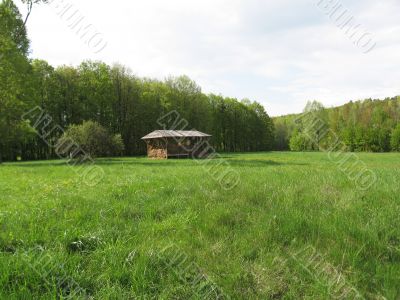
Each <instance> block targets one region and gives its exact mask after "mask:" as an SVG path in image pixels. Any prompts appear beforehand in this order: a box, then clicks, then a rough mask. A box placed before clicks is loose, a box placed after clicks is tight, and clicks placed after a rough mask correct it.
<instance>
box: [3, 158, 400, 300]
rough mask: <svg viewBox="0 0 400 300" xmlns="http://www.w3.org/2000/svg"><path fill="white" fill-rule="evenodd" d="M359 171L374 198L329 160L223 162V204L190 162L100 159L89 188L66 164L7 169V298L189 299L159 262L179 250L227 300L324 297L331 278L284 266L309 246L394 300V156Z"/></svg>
mask: <svg viewBox="0 0 400 300" xmlns="http://www.w3.org/2000/svg"><path fill="white" fill-rule="evenodd" d="M360 158H361V159H362V160H363V161H365V162H366V163H367V164H368V166H369V167H370V168H371V169H373V170H374V171H375V172H376V173H377V175H378V178H379V180H378V182H377V184H375V185H374V186H373V187H372V188H371V189H370V190H368V191H367V192H360V191H358V190H357V189H355V187H354V184H353V183H352V182H351V181H349V180H347V178H346V176H345V175H343V174H342V173H341V172H340V171H339V170H338V169H337V168H336V165H334V164H332V163H331V162H330V161H329V160H328V158H327V156H326V154H324V153H260V154H237V155H229V156H227V159H228V160H229V162H230V164H231V166H232V167H233V168H235V169H236V170H237V171H238V172H239V173H240V175H241V182H240V185H239V186H238V187H236V188H235V189H234V190H231V191H228V192H224V191H223V190H221V189H220V188H219V185H218V183H217V182H216V181H215V180H213V179H212V178H211V177H210V176H208V175H207V173H206V172H205V171H204V170H203V168H202V167H201V166H199V165H198V164H197V163H196V162H194V161H190V160H179V161H178V160H173V161H150V160H147V159H145V158H125V159H115V160H101V161H100V162H99V164H100V165H101V166H102V167H103V168H104V170H105V172H106V177H105V178H104V180H103V181H102V182H101V184H100V185H98V186H96V187H93V188H90V187H88V186H86V185H84V183H83V182H82V181H81V180H80V178H79V177H78V176H77V175H76V174H75V172H74V170H72V169H71V168H69V167H68V166H66V165H65V164H63V163H62V162H57V161H53V162H36V163H15V164H4V165H1V166H0V228H1V232H0V298H8V299H12V298H13V297H14V298H16V299H21V298H26V299H29V298H31V297H32V298H37V297H39V296H42V297H43V298H44V299H52V298H54V299H55V298H56V295H57V293H58V291H57V288H56V286H57V284H55V283H54V282H55V280H56V279H57V277H60V276H61V277H62V276H64V277H65V274H66V275H67V278H68V280H67V281H70V282H76V283H77V284H79V286H80V287H82V288H84V289H85V290H86V293H87V295H89V296H93V297H94V298H96V299H110V298H112V299H128V298H132V299H133V298H139V297H140V299H152V298H157V299H158V298H160V299H171V298H175V299H188V298H189V297H191V296H193V292H194V288H193V286H192V285H191V283H190V279H187V278H186V279H184V278H181V277H182V276H180V274H182V272H176V270H175V272H174V270H173V269H171V267H168V266H167V264H166V261H169V260H168V259H169V258H168V257H165V256H168V254H167V252H160V250H161V249H163V248H164V247H166V246H168V245H170V244H176V245H177V247H178V248H179V249H180V251H182V252H183V253H186V255H187V256H188V260H190V261H192V262H193V263H195V264H196V265H197V266H198V268H197V269H196V271H195V272H199V271H198V270H201V272H202V273H204V274H207V276H209V277H210V278H212V279H213V280H214V281H215V283H216V284H217V285H218V286H219V287H220V288H221V289H222V290H223V291H224V292H225V294H228V295H229V296H231V297H232V298H233V299H267V298H274V299H281V298H282V299H299V298H308V299H325V298H328V297H329V295H332V288H329V287H328V285H329V281H328V280H327V278H329V276H326V274H327V273H326V272H322V271H321V272H318V270H317V268H315V267H309V268H308V271H307V270H306V269H304V268H302V262H301V261H297V260H294V259H288V260H286V259H287V258H289V257H290V256H289V253H293V252H295V251H299V250H301V249H304V247H307V246H312V247H314V248H315V249H316V250H317V251H318V253H320V254H321V256H322V257H323V260H324V261H325V262H326V263H329V264H330V265H331V266H332V268H333V269H334V270H336V271H335V272H337V273H339V274H341V275H342V276H343V278H345V281H346V286H351V287H355V288H356V289H357V290H358V291H359V292H360V293H361V294H363V296H364V297H366V298H368V299H370V298H371V299H372V298H377V297H378V296H379V295H382V296H385V297H387V298H388V299H399V298H400V284H399V278H400V196H399V181H400V168H399V167H400V163H399V158H400V156H399V155H396V154H360ZM46 255H49V256H50V258H49V260H51V261H52V264H50V265H49V266H46V265H45V264H43V263H41V266H40V268H39V267H32V266H33V265H34V263H35V260H36V261H37V260H38V259H43V257H45V256H46ZM42 262H43V260H42ZM54 265H55V266H56V267H54ZM32 268H34V269H32ZM172 268H179V266H174V267H172ZM37 269H39V270H40V271H39V272H35V270H37ZM43 273H44V274H43ZM330 274H332V272H330ZM188 276H189V275H188ZM70 285H72V284H70ZM58 289H59V290H61V291H62V292H63V293H64V294H68V284H66V283H62V284H59V285H58ZM195 298H196V296H195ZM199 298H200V297H199Z"/></svg>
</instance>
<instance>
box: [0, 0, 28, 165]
mask: <svg viewBox="0 0 400 300" xmlns="http://www.w3.org/2000/svg"><path fill="white" fill-rule="evenodd" d="M28 48H29V41H28V39H27V36H26V30H25V27H24V25H23V22H22V20H21V15H20V14H19V12H18V9H17V7H16V6H15V5H14V3H13V2H12V1H10V0H5V1H2V2H1V3H0V162H1V161H2V158H5V159H15V158H16V156H17V155H20V154H21V149H20V146H21V143H25V142H26V141H27V139H28V137H29V135H30V134H31V133H32V130H31V128H30V127H29V125H28V123H26V122H23V121H22V120H21V116H22V114H23V113H24V111H25V109H26V108H27V107H28V104H29V103H32V102H33V101H34V99H35V93H34V89H33V86H32V78H31V75H32V72H31V66H30V64H29V61H28V58H27V53H28Z"/></svg>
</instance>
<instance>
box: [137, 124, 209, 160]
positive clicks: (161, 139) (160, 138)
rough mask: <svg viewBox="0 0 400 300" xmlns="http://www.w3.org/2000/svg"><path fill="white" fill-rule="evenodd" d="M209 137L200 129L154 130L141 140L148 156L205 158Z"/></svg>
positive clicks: (157, 157) (159, 157) (158, 157)
mask: <svg viewBox="0 0 400 300" xmlns="http://www.w3.org/2000/svg"><path fill="white" fill-rule="evenodd" d="M210 137H211V135H209V134H206V133H203V132H200V131H186V130H156V131H153V132H152V133H149V134H148V135H146V136H144V137H142V140H144V141H145V142H146V144H147V156H148V157H149V158H156V159H168V158H206V157H207V156H208V154H209V153H208V151H209V149H210V146H209V143H208V141H209V138H210Z"/></svg>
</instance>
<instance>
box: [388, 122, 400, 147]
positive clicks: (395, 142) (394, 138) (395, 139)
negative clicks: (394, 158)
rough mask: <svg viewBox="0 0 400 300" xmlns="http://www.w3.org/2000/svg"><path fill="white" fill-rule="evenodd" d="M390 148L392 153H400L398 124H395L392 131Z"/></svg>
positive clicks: (399, 125) (399, 128)
mask: <svg viewBox="0 0 400 300" xmlns="http://www.w3.org/2000/svg"><path fill="white" fill-rule="evenodd" d="M390 146H391V147H392V150H393V151H397V152H399V151H400V124H397V126H396V128H395V129H393V131H392V135H391V139H390Z"/></svg>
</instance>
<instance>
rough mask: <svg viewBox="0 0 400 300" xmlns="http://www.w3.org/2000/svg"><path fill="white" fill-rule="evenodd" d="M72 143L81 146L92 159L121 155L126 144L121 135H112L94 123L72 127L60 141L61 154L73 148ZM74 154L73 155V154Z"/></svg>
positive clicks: (84, 123) (89, 122) (88, 122)
mask: <svg viewBox="0 0 400 300" xmlns="http://www.w3.org/2000/svg"><path fill="white" fill-rule="evenodd" d="M71 143H75V144H77V145H79V147H80V149H82V150H83V151H84V152H85V153H84V154H87V155H90V156H91V157H92V158H94V157H99V156H116V155H121V154H122V152H123V150H124V144H123V141H122V138H121V135H119V134H118V135H111V134H110V133H109V132H108V131H107V130H106V129H105V128H103V127H102V126H101V125H99V124H98V123H95V122H93V121H87V122H83V124H82V125H72V126H71V127H70V128H68V130H66V131H65V133H64V134H63V136H62V137H61V138H60V139H59V141H58V145H59V146H58V149H59V152H60V153H65V152H66V151H69V149H70V148H71V147H70V145H71ZM71 154H72V153H71Z"/></svg>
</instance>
